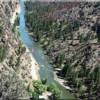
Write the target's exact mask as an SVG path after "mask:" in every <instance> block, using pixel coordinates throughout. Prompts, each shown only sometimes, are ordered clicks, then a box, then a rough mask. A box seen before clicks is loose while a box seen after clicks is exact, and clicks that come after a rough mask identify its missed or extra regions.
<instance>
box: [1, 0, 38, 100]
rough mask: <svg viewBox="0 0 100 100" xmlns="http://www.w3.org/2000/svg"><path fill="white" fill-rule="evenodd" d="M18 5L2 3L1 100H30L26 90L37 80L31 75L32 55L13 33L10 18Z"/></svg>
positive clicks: (2, 1) (16, 2)
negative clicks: (23, 99)
mask: <svg viewBox="0 0 100 100" xmlns="http://www.w3.org/2000/svg"><path fill="white" fill-rule="evenodd" d="M18 4H19V2H18V1H17V0H16V1H15V0H12V1H10V2H4V0H1V1H0V100H17V99H21V98H25V99H26V98H27V100H28V99H29V95H28V93H27V91H26V89H25V88H26V86H28V85H29V84H31V83H32V80H33V79H37V77H35V76H32V74H31V70H32V66H33V65H32V64H33V62H32V57H31V56H30V53H29V52H28V50H27V48H26V47H25V46H24V45H23V44H22V43H21V41H20V40H19V38H18V36H17V35H16V34H15V33H13V32H12V27H11V24H10V18H11V17H12V15H13V12H14V11H15V9H16V6H17V5H18ZM37 72H38V70H37ZM37 76H38V73H37Z"/></svg>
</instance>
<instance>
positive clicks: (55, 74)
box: [54, 69, 72, 91]
mask: <svg viewBox="0 0 100 100" xmlns="http://www.w3.org/2000/svg"><path fill="white" fill-rule="evenodd" d="M58 70H61V69H55V71H54V80H55V81H57V82H58V83H59V84H60V85H61V86H62V87H64V88H65V89H67V90H70V91H72V89H71V88H70V87H69V86H65V85H64V82H65V80H64V79H61V78H59V77H58V75H57V72H58Z"/></svg>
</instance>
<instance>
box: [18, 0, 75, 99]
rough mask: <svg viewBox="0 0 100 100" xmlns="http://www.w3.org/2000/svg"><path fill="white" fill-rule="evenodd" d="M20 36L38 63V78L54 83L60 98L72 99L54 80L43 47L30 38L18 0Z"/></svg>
mask: <svg viewBox="0 0 100 100" xmlns="http://www.w3.org/2000/svg"><path fill="white" fill-rule="evenodd" d="M20 7H21V9H20V14H19V17H20V25H19V30H20V33H21V34H20V38H21V41H22V42H23V44H24V45H26V47H27V48H28V49H29V50H30V52H31V51H33V52H31V53H32V55H33V57H34V58H35V59H36V61H37V62H38V64H39V67H40V70H39V74H40V78H41V79H47V83H48V84H50V83H52V82H54V83H56V84H57V86H58V88H59V89H60V90H61V99H64V100H73V99H75V98H74V96H73V95H71V94H70V93H69V92H68V91H67V90H66V89H65V88H64V87H62V86H61V85H60V84H59V83H58V82H56V81H55V80H54V72H53V67H52V66H51V65H50V64H49V60H48V57H47V56H46V55H44V52H43V49H42V48H41V47H40V45H39V44H38V43H36V42H34V41H33V40H32V38H31V37H30V36H29V34H28V30H27V28H26V25H25V17H24V15H25V7H24V1H23V0H20Z"/></svg>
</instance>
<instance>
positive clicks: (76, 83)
mask: <svg viewBox="0 0 100 100" xmlns="http://www.w3.org/2000/svg"><path fill="white" fill-rule="evenodd" d="M25 4H26V10H27V11H26V22H27V27H28V28H29V31H30V35H31V36H32V37H33V39H34V40H35V41H37V42H39V43H40V44H41V46H42V47H43V48H44V50H45V53H46V54H47V55H48V56H49V58H50V59H51V63H52V65H53V66H54V68H61V69H62V70H61V71H60V72H59V73H58V75H59V76H61V77H63V78H64V79H65V80H66V81H65V85H69V86H70V87H71V88H72V89H73V92H74V93H75V95H76V96H77V97H78V98H80V99H81V98H83V99H89V100H90V99H93V100H96V99H97V100H98V99H99V98H100V94H99V92H100V64H99V61H100V54H99V53H100V45H99V43H100V36H99V34H100V18H99V17H100V2H97V3H96V2H95V3H91V2H78V3H77V2H64V3H61V2H58V3H55V2H49V3H46V2H45V3H43V2H41V3H40V2H35V3H32V2H31V3H30V2H26V3H25Z"/></svg>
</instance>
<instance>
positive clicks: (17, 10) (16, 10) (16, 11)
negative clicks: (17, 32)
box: [10, 5, 20, 26]
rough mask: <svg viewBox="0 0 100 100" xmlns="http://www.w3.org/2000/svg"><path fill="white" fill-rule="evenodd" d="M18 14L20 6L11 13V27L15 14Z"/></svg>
mask: <svg viewBox="0 0 100 100" xmlns="http://www.w3.org/2000/svg"><path fill="white" fill-rule="evenodd" d="M19 13H20V6H19V5H17V8H15V11H14V12H13V14H12V17H11V19H10V23H11V25H12V26H13V24H14V22H15V20H16V17H17V14H19Z"/></svg>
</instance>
